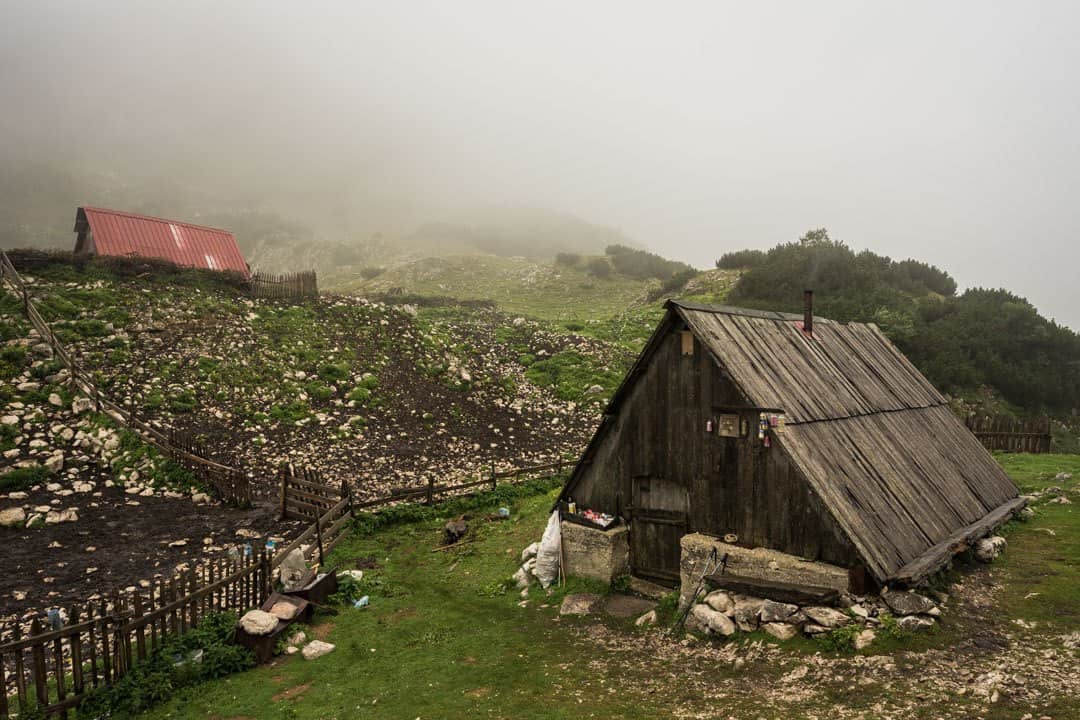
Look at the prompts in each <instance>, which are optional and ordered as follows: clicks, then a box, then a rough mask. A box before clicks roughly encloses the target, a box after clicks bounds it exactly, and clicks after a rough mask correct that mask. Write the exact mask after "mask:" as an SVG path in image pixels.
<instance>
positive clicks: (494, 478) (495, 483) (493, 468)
mask: <svg viewBox="0 0 1080 720" xmlns="http://www.w3.org/2000/svg"><path fill="white" fill-rule="evenodd" d="M498 482H499V481H498V478H496V477H495V461H494V460H492V461H491V489H492V490H494V489H495V488H496V486H497V485H498Z"/></svg>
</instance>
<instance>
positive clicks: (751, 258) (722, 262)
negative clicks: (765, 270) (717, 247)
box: [716, 250, 765, 270]
mask: <svg viewBox="0 0 1080 720" xmlns="http://www.w3.org/2000/svg"><path fill="white" fill-rule="evenodd" d="M763 262H765V253H763V252H762V251H760V250H736V251H734V252H726V253H724V254H723V255H721V256H720V259H719V260H717V261H716V267H718V268H721V269H725V270H738V269H741V268H751V267H757V266H758V265H760V264H762V263H763Z"/></svg>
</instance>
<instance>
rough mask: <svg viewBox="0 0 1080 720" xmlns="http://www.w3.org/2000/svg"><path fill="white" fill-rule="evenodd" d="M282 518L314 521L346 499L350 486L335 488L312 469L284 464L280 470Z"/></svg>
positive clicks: (342, 483) (342, 484)
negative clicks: (346, 489) (347, 488)
mask: <svg viewBox="0 0 1080 720" xmlns="http://www.w3.org/2000/svg"><path fill="white" fill-rule="evenodd" d="M278 482H279V487H280V489H279V493H278V495H279V505H280V516H281V517H282V518H283V519H296V520H311V521H312V522H314V521H315V519H316V518H318V517H319V516H320V515H322V514H323V513H325V512H326V511H327V510H329V509H330V508H331V507H333V506H334V505H335V504H337V502H338V501H339V500H341V498H342V497H344V496H345V492H346V491H345V488H346V487H347V483H346V482H345V481H342V482H341V484H340V485H339V486H338V487H334V486H333V485H331V484H329V483H328V482H326V481H325V480H323V478H322V475H321V474H320V473H319V472H318V471H316V470H312V469H311V468H297V467H295V466H294V465H293V464H292V463H285V464H283V465H282V466H281V467H280V468H279V469H278Z"/></svg>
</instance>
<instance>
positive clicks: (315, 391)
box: [304, 382, 334, 400]
mask: <svg viewBox="0 0 1080 720" xmlns="http://www.w3.org/2000/svg"><path fill="white" fill-rule="evenodd" d="M304 392H306V393H307V394H308V396H309V397H313V398H315V399H316V400H329V399H330V397H331V396H332V395H333V394H334V390H333V389H332V388H330V387H328V386H326V385H323V384H322V383H321V382H309V383H308V384H307V385H305V386H304Z"/></svg>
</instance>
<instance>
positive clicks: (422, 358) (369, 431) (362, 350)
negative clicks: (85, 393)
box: [0, 254, 629, 610]
mask: <svg viewBox="0 0 1080 720" xmlns="http://www.w3.org/2000/svg"><path fill="white" fill-rule="evenodd" d="M13 258H14V260H15V262H16V264H17V265H18V266H19V267H20V268H21V272H22V274H23V276H24V280H26V281H27V282H30V283H31V287H32V288H33V296H34V297H35V299H36V302H37V306H38V308H39V311H40V312H41V313H42V315H43V316H45V317H46V318H47V319H48V320H49V321H50V322H51V325H52V327H53V329H54V331H55V332H56V333H57V334H58V335H59V336H60V337H61V339H62V340H63V341H64V342H66V343H67V344H68V345H69V346H70V347H71V348H73V349H74V350H75V351H76V353H77V354H78V356H79V357H80V358H81V361H82V363H83V364H84V366H85V367H87V368H91V369H93V371H94V374H95V376H96V379H97V382H98V384H99V386H100V387H102V389H103V390H104V391H105V392H107V393H108V394H109V395H110V396H111V397H112V398H113V399H115V400H117V401H118V402H120V403H121V404H124V405H127V406H129V407H131V408H134V409H136V411H137V413H138V414H139V416H140V418H141V419H143V420H144V421H146V422H149V423H150V424H151V425H152V426H154V427H159V428H162V429H169V428H176V429H179V430H190V431H191V432H192V433H194V434H195V435H196V436H198V437H199V438H200V439H201V440H202V441H203V442H204V443H205V445H206V447H207V451H208V453H209V456H210V457H211V458H214V459H219V460H221V461H223V462H227V463H229V464H232V465H240V466H242V467H244V468H246V469H247V470H248V472H249V473H250V474H251V475H252V476H253V477H254V478H255V480H256V485H257V488H258V490H259V492H261V494H262V496H263V497H264V498H267V499H269V498H271V497H272V496H273V493H274V492H275V491H276V481H275V473H276V470H277V467H278V466H279V464H280V463H282V462H283V461H286V460H289V461H292V462H294V463H296V464H298V465H302V466H309V467H312V468H315V469H318V470H321V471H322V472H323V474H324V477H326V478H328V479H331V480H333V481H335V482H336V481H340V480H341V479H343V478H348V479H349V480H350V482H351V483H352V484H353V485H354V487H355V488H356V492H357V493H358V494H359V495H360V496H362V497H363V496H374V495H384V494H386V493H387V492H389V490H390V489H391V488H396V487H409V486H412V487H415V486H420V485H423V484H424V483H425V482H426V479H427V478H428V477H429V476H430V477H434V478H436V479H437V480H439V481H443V480H446V479H453V478H455V477H460V476H462V475H472V476H475V474H476V473H477V472H478V471H486V470H487V469H488V468H489V467H490V465H491V463H492V462H494V463H496V464H497V465H499V466H517V465H523V464H528V463H529V462H534V461H535V462H544V461H549V460H551V459H555V458H557V457H562V456H568V457H569V456H573V455H574V454H576V453H577V452H578V451H579V450H580V448H581V447H582V445H583V444H584V443H585V441H586V440H587V439H588V437H589V435H590V433H591V431H592V427H593V424H594V422H595V421H596V419H597V417H598V413H599V410H600V408H601V407H602V403H603V401H604V399H605V398H606V397H609V396H610V393H611V392H612V391H613V390H614V388H615V386H616V384H617V383H618V381H619V379H620V378H621V375H622V372H623V369H624V367H625V365H626V363H627V362H628V361H629V358H628V357H627V355H626V353H625V351H623V350H622V349H620V348H617V347H615V346H613V345H610V344H608V343H604V342H602V341H600V340H597V339H593V338H587V337H583V336H580V335H574V334H571V333H567V332H565V331H564V332H553V331H552V330H550V329H548V328H546V327H544V326H542V325H540V324H538V323H536V322H533V321H528V320H525V319H515V318H514V317H513V316H508V315H506V314H503V313H501V312H500V311H498V310H495V309H490V308H486V307H477V308H472V307H463V306H460V305H455V304H453V303H449V304H444V305H441V306H437V307H421V308H417V307H415V306H412V305H401V306H395V305H388V304H385V303H382V302H372V301H368V300H366V299H363V298H358V297H352V296H337V295H327V296H323V297H322V298H320V300H319V301H317V302H310V303H306V304H300V305H284V304H280V303H277V302H269V301H258V300H251V299H249V298H247V297H245V296H243V295H242V294H241V293H239V291H238V290H237V288H236V287H234V286H232V285H231V284H230V283H229V282H226V281H225V280H223V279H221V278H219V277H216V276H215V275H214V274H212V273H203V272H197V271H183V270H178V271H172V272H166V273H157V272H147V271H146V268H145V267H142V266H140V265H139V264H138V263H136V264H134V265H133V266H132V267H127V265H126V263H123V262H121V263H108V264H106V263H100V262H91V263H89V264H80V265H76V264H71V263H70V262H68V261H66V260H65V259H64V258H63V257H60V258H55V257H46V256H42V255H35V254H13ZM0 297H2V298H3V300H2V303H0V332H2V334H0V339H2V340H3V343H4V346H3V353H2V360H3V362H2V364H0V371H2V373H3V380H4V384H3V387H2V390H0V403H2V404H3V413H2V414H3V416H4V417H3V425H2V428H3V430H2V433H3V434H2V435H0V442H2V450H3V458H2V459H0V478H2V479H3V483H4V484H3V487H2V489H0V490H2V492H5V493H7V492H14V493H15V495H13V496H10V497H9V498H8V500H6V501H5V502H4V506H3V508H2V509H4V510H7V509H9V508H11V507H12V506H13V505H15V506H18V507H21V508H23V509H24V513H25V514H24V516H23V517H24V518H25V519H24V520H23V521H22V522H21V523H19V524H18V525H17V527H16V528H11V529H4V530H3V532H4V533H5V535H6V536H7V535H9V534H12V533H14V534H16V535H17V536H18V538H19V542H17V543H16V542H12V543H9V545H10V546H11V547H12V548H13V552H12V553H9V554H7V555H6V556H5V558H4V561H3V563H0V571H4V570H7V571H11V572H16V574H17V575H18V576H19V577H20V578H21V580H20V583H19V587H17V588H12V589H11V591H5V592H4V593H3V597H0V604H2V606H3V607H5V608H7V609H8V610H11V609H15V608H22V607H29V606H36V607H41V606H43V605H45V604H47V603H49V602H59V601H61V600H65V599H72V598H73V597H75V596H77V595H78V593H79V592H80V591H81V590H80V589H81V588H82V587H90V586H91V585H90V583H91V580H92V581H93V585H92V586H93V587H95V588H100V587H102V586H103V585H104V586H105V587H108V586H109V585H110V584H119V586H121V587H122V586H124V585H127V584H131V583H133V582H134V581H135V580H137V579H142V578H144V577H145V576H146V574H148V573H153V572H159V571H162V570H164V569H167V568H168V567H170V566H171V565H172V564H175V563H176V562H179V561H181V560H182V559H184V558H189V557H192V556H198V555H200V554H202V552H203V551H204V548H205V550H206V551H210V550H211V549H213V550H215V551H220V550H221V548H222V547H224V546H227V545H228V544H230V543H234V542H236V538H235V537H233V532H234V530H235V529H236V527H237V526H240V527H258V528H259V529H260V530H273V531H275V532H278V533H280V534H282V535H284V534H287V533H288V532H289V531H290V526H289V525H284V526H280V525H275V524H274V522H273V514H272V512H270V511H269V510H267V509H265V508H264V509H263V510H262V511H261V512H259V511H258V510H256V511H232V510H227V509H224V508H220V507H217V506H214V505H203V504H199V505H193V503H192V499H191V498H192V497H193V496H195V495H198V494H199V493H200V492H201V491H202V488H199V487H197V485H196V483H195V482H194V478H193V477H192V476H191V475H190V473H187V472H186V471H183V470H182V469H181V468H178V467H177V466H175V465H174V464H173V463H171V462H170V461H168V460H166V459H164V458H161V457H160V456H158V454H157V453H156V452H155V451H154V450H152V449H151V448H148V447H147V446H145V445H144V444H143V443H141V442H140V441H139V440H138V438H137V437H135V436H134V435H132V434H131V433H128V432H127V431H122V430H119V429H118V428H117V427H116V426H115V424H114V423H113V422H112V420H111V419H110V418H109V417H108V416H106V415H103V414H98V413H94V412H92V411H89V410H87V408H86V407H85V405H84V402H85V401H82V400H79V398H77V397H76V396H74V395H72V394H71V392H70V390H69V388H68V386H67V385H66V383H65V379H66V375H65V372H64V371H63V369H62V368H61V366H60V364H59V362H58V361H57V360H55V359H53V358H52V357H51V353H50V351H49V348H48V346H44V345H42V344H40V342H39V341H38V339H37V338H36V337H35V333H34V332H33V331H32V330H31V329H30V327H29V326H28V324H27V323H26V321H25V319H24V318H23V316H22V313H21V306H20V303H19V302H18V301H17V300H16V299H15V298H13V297H12V296H11V295H10V294H7V293H5V294H3V295H2V296H0ZM76 408H78V409H76ZM11 501H14V502H11ZM53 510H56V511H58V512H57V515H56V517H55V519H56V520H57V522H54V521H53V519H52V518H50V517H49V513H50V512H51V511H53ZM60 511H71V512H70V513H69V517H70V518H72V519H71V520H70V522H68V521H64V522H60V521H59V520H60V518H59V513H60ZM115 527H123V528H124V529H125V530H124V533H122V534H121V535H120V536H117V535H116V534H115V533H113V532H112V531H111V530H107V528H115ZM275 528H276V529H275ZM11 537H14V535H11ZM81 538H84V539H81ZM106 539H108V540H109V542H106ZM55 542H58V543H59V545H60V546H61V547H62V548H64V549H55V548H54V549H53V550H49V549H48V548H49V546H50V545H51V544H52V543H55ZM83 546H93V547H95V549H96V552H94V553H88V552H86V551H84V550H83V549H82V547H83ZM105 548H108V549H109V551H108V553H107V554H104V553H103V554H98V553H101V552H102V551H103V550H105ZM43 554H44V555H49V556H51V557H54V558H56V559H57V560H56V562H58V566H57V567H56V568H55V569H54V570H53V571H52V572H49V573H48V574H43V575H42V577H43V578H45V579H35V578H34V574H33V573H32V571H30V570H28V569H29V568H33V567H36V560H35V559H36V558H40V557H42V556H43ZM90 568H94V570H93V572H89V574H87V573H88V571H89V570H90ZM91 576H92V577H91ZM76 579H78V582H75V581H76ZM61 581H63V582H61ZM13 592H14V593H17V594H13Z"/></svg>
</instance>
